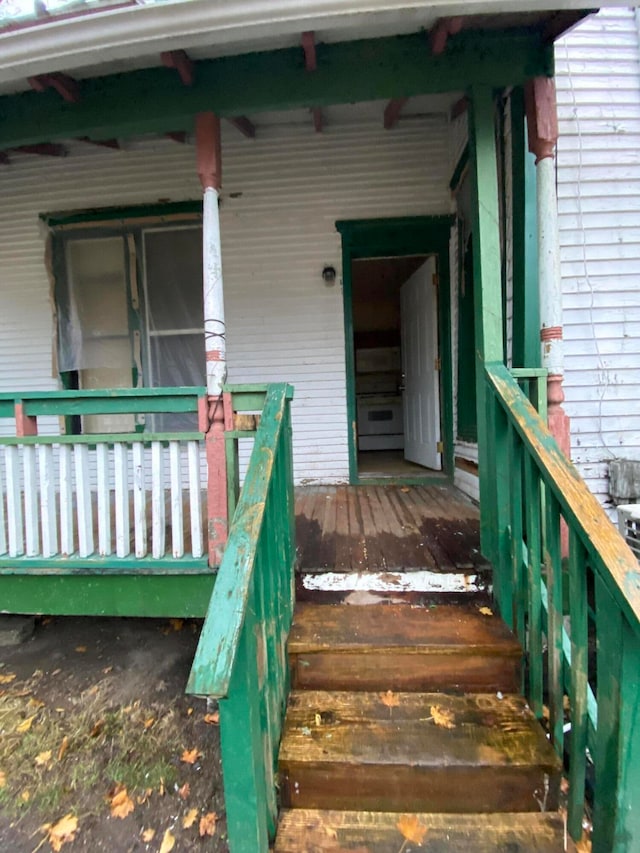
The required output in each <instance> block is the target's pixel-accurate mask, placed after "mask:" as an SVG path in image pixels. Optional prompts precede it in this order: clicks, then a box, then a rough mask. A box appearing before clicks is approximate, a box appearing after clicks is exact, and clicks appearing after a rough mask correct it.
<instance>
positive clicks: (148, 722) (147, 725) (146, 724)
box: [144, 717, 156, 729]
mask: <svg viewBox="0 0 640 853" xmlns="http://www.w3.org/2000/svg"><path fill="white" fill-rule="evenodd" d="M155 721H156V718H155V717H149V719H148V720H145V721H144V727H145V729H150V728H151V726H152V725H153V724H154V723H155Z"/></svg>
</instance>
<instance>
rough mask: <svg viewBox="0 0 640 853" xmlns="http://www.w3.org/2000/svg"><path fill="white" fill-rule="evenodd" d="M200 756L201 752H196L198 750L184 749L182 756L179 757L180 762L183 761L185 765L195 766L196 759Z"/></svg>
mask: <svg viewBox="0 0 640 853" xmlns="http://www.w3.org/2000/svg"><path fill="white" fill-rule="evenodd" d="M201 755H202V753H201V752H198V749H197V748H196V749H185V750H184V752H183V753H182V755H181V756H180V761H184V763H185V764H195V763H196V761H197V760H198V758H200V756H201Z"/></svg>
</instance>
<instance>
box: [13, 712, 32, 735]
mask: <svg viewBox="0 0 640 853" xmlns="http://www.w3.org/2000/svg"><path fill="white" fill-rule="evenodd" d="M35 718H36V715H35V714H34V715H33V717H27V719H26V720H23V721H22V722H21V723H19V724H18V725H17V726H16V731H17V732H19V733H20V734H21V735H23V734H24V733H25V732H28V731H29V729H30V728H31V724H32V723H33V721H34V720H35Z"/></svg>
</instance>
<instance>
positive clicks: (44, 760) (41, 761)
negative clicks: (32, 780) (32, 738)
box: [35, 749, 53, 767]
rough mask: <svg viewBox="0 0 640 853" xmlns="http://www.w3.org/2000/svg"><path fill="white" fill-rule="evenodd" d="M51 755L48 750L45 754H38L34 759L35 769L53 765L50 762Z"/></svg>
mask: <svg viewBox="0 0 640 853" xmlns="http://www.w3.org/2000/svg"><path fill="white" fill-rule="evenodd" d="M51 754H52V753H51V750H50V749H47V750H46V752H39V753H38V755H36V759H35V761H36V767H47V766H48V767H51V765H52V763H53V762H52V761H51Z"/></svg>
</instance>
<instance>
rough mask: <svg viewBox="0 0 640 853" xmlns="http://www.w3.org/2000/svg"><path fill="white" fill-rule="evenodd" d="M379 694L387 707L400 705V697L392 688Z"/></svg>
mask: <svg viewBox="0 0 640 853" xmlns="http://www.w3.org/2000/svg"><path fill="white" fill-rule="evenodd" d="M379 695H380V701H381V702H382V704H383V705H386V706H387V708H397V707H398V706H399V705H400V699H399V697H398V696H397V695H396V694H395V693H394V692H393V691H392V690H387V692H386V693H380V694H379Z"/></svg>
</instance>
